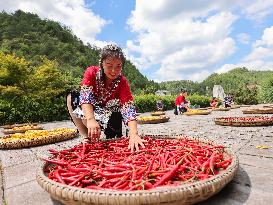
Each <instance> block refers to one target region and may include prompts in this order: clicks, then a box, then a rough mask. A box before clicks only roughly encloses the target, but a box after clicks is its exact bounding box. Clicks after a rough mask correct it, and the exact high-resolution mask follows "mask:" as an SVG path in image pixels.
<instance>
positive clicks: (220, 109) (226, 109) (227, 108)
mask: <svg viewBox="0 0 273 205" xmlns="http://www.w3.org/2000/svg"><path fill="white" fill-rule="evenodd" d="M213 110H214V111H229V110H230V108H229V107H221V108H215V109H213Z"/></svg>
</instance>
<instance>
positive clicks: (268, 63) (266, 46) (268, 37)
mask: <svg viewBox="0 0 273 205" xmlns="http://www.w3.org/2000/svg"><path fill="white" fill-rule="evenodd" d="M236 67H246V68H248V69H251V70H273V26H271V27H269V28H266V29H264V32H263V35H262V37H261V39H259V40H257V41H256V42H254V43H253V46H252V51H251V52H250V53H249V54H248V55H247V56H245V57H244V58H243V59H242V60H241V62H239V63H237V64H225V65H223V66H222V67H221V68H219V69H218V70H217V72H218V73H223V72H227V71H229V70H231V69H233V68H236Z"/></svg>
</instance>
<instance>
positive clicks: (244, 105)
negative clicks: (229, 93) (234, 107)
mask: <svg viewBox="0 0 273 205" xmlns="http://www.w3.org/2000/svg"><path fill="white" fill-rule="evenodd" d="M240 107H250V105H240Z"/></svg>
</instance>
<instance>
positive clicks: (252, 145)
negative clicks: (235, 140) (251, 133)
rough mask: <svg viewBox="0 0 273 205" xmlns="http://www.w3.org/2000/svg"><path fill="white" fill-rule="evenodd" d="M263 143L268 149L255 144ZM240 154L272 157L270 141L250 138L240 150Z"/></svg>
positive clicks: (272, 148) (272, 151) (272, 149)
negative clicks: (259, 147)
mask: <svg viewBox="0 0 273 205" xmlns="http://www.w3.org/2000/svg"><path fill="white" fill-rule="evenodd" d="M259 145H263V146H269V147H271V148H269V149H258V148H256V146H259ZM240 154H248V155H256V156H264V157H271V158H273V145H272V142H262V143H261V142H260V141H255V140H252V141H250V142H249V143H247V144H246V145H245V147H244V149H241V150H240Z"/></svg>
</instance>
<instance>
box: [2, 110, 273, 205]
mask: <svg viewBox="0 0 273 205" xmlns="http://www.w3.org/2000/svg"><path fill="white" fill-rule="evenodd" d="M241 109H243V108H240V109H233V110H231V111H227V112H224V111H213V112H212V113H211V114H210V115H207V116H201V115H200V116H185V115H179V116H175V115H173V112H172V111H167V112H166V113H167V115H168V116H170V121H169V122H167V123H161V124H153V125H151V124H149V125H148V124H146V125H139V132H140V134H168V135H169V134H185V135H188V136H198V137H200V138H206V139H211V140H214V141H216V142H218V143H221V144H224V145H226V146H229V147H231V148H232V149H233V150H234V151H235V152H236V154H237V155H238V157H239V160H240V167H239V170H238V173H237V175H236V177H235V178H234V180H233V181H232V182H231V183H229V184H228V185H227V186H226V187H225V188H224V189H223V190H222V191H221V192H220V193H218V194H217V195H215V196H214V197H211V198H210V199H208V200H207V201H204V202H202V203H199V205H208V204H210V205H211V204H212V205H214V204H215V205H216V204H217V205H219V204H224V205H230V204H232V205H241V204H247V205H260V204H272V201H273V194H272V193H273V148H272V146H273V126H270V127H245V128H242V127H223V126H219V125H215V123H214V122H213V118H215V117H219V116H242V115H243V114H242V112H241ZM144 115H148V113H145V114H144ZM43 126H44V128H45V129H52V128H57V127H69V128H74V125H73V124H72V123H71V122H69V121H62V122H51V123H44V124H43ZM79 142H80V139H79V138H76V139H73V140H69V141H65V142H60V143H56V144H51V145H45V146H39V147H32V148H26V149H17V150H1V151H0V159H1V163H0V169H1V175H0V180H1V182H2V184H0V185H1V186H0V187H1V190H0V194H1V196H2V198H3V203H2V204H4V205H61V203H59V202H57V201H54V200H53V199H52V198H51V197H50V195H49V194H48V193H47V192H45V191H44V190H43V189H42V188H41V187H40V186H39V185H38V183H37V182H36V180H35V172H36V169H37V168H38V167H39V165H40V161H39V160H38V158H39V156H42V155H45V154H47V150H48V149H50V148H54V149H64V148H66V147H68V146H73V145H75V144H77V143H79ZM257 145H267V146H271V148H269V149H257V148H256V146H257Z"/></svg>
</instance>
